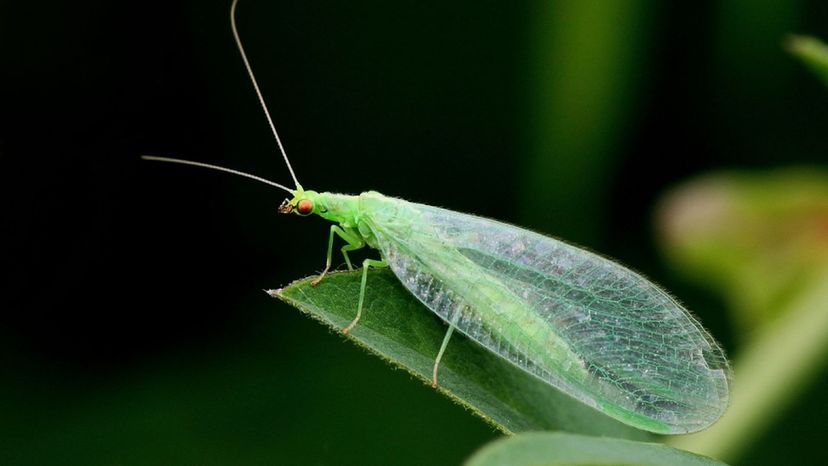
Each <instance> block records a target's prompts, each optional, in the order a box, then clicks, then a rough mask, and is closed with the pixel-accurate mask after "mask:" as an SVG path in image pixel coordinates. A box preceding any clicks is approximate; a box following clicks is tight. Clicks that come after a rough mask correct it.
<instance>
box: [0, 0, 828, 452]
mask: <svg viewBox="0 0 828 466" xmlns="http://www.w3.org/2000/svg"><path fill="white" fill-rule="evenodd" d="M229 4H230V2H229V1H201V2H195V1H188V2H158V1H142V2H132V1H126V2H94V1H93V2H85V3H77V2H16V3H13V2H3V3H2V4H0V56H2V59H3V63H4V66H3V73H2V74H3V79H2V83H3V85H2V86H0V123H2V124H0V162H2V165H1V166H0V167H2V168H0V190H2V196H0V199H2V201H0V202H2V203H3V207H4V208H3V212H4V214H5V215H4V221H3V231H4V233H5V234H4V235H3V236H4V237H5V239H4V240H3V241H2V244H3V256H2V262H3V265H4V267H3V268H4V270H5V271H6V274H7V275H8V276H7V277H6V278H5V279H4V280H3V281H2V284H0V296H1V297H0V299H1V300H2V301H0V305H1V306H2V308H1V309H2V317H3V322H2V325H0V355H2V356H0V358H2V364H1V365H0V374H2V376H1V377H2V379H0V463H2V464H9V465H12V464H20V465H35V464H84V465H91V464H101V465H104V464H106V465H108V464H123V465H133V464H135V465H141V464H203V465H208V464H215V465H224V464H233V465H235V464H365V465H367V464H398V465H402V464H458V463H459V462H460V461H462V459H464V458H466V457H467V456H468V455H469V454H470V453H471V452H472V451H474V450H475V449H476V448H478V447H479V446H481V445H483V444H484V443H486V442H487V441H489V440H491V439H493V438H495V437H497V435H498V434H497V433H496V432H495V431H494V430H493V429H492V428H490V427H488V426H487V425H485V424H484V423H483V422H482V421H480V420H478V419H476V418H473V417H472V416H471V415H470V414H468V413H466V412H464V411H463V410H462V409H461V408H459V407H457V406H455V405H453V404H452V403H451V402H450V401H448V400H447V399H444V398H442V397H441V396H439V395H438V394H437V393H435V392H434V391H432V390H431V389H429V388H427V387H425V386H422V385H421V384H419V383H417V382H414V381H412V380H411V378H410V377H409V376H407V375H406V374H404V373H402V372H400V371H393V370H390V369H389V368H388V367H387V366H385V365H384V364H383V363H381V362H380V361H379V360H377V359H376V358H373V357H371V356H368V355H367V354H365V353H363V352H362V351H360V350H357V349H356V348H355V347H353V346H352V345H350V344H348V343H346V342H345V341H344V340H343V339H342V338H340V337H339V336H337V335H332V334H330V333H328V332H327V331H326V330H324V329H323V328H322V327H321V326H320V325H318V324H316V323H313V322H311V321H309V320H308V319H305V318H303V317H301V316H300V315H299V313H298V312H297V311H296V310H294V309H291V308H289V307H287V306H285V305H284V304H281V303H279V302H276V301H275V300H273V299H272V298H269V297H268V296H267V295H266V294H264V293H263V292H261V290H262V289H266V288H275V287H279V286H281V285H284V284H286V283H288V282H290V281H291V280H293V279H296V278H299V277H303V276H306V275H311V274H313V273H316V272H318V271H319V270H321V269H322V267H323V266H324V259H325V256H324V254H325V246H326V241H327V230H328V226H327V225H325V224H324V222H322V221H321V220H319V219H308V220H305V221H299V220H297V219H296V218H292V217H291V218H282V217H278V216H277V215H276V210H275V209H276V207H277V206H278V204H279V203H280V202H281V200H282V198H283V197H284V195H283V194H282V193H280V192H278V191H274V190H272V189H269V188H267V187H265V186H264V185H257V184H255V183H252V182H249V181H245V180H243V179H239V178H233V177H230V176H223V175H220V174H217V173H209V172H206V171H199V170H195V169H189V168H186V167H174V166H168V165H157V164H150V163H146V162H141V161H139V159H138V155H139V154H145V153H149V154H158V155H168V156H175V157H181V158H189V159H194V160H199V161H203V162H207V163H215V164H220V165H225V166H230V167H233V168H237V169H240V170H245V171H249V172H253V173H256V174H258V175H261V176H265V177H268V178H271V179H274V180H276V181H279V182H283V183H286V184H289V177H288V174H287V170H286V169H285V168H284V167H283V166H282V162H281V160H280V159H279V157H278V155H277V153H276V147H275V143H274V142H273V141H272V138H271V135H270V133H269V129H268V128H267V123H266V121H265V119H264V117H263V115H262V113H261V110H260V108H259V107H258V103H257V101H256V99H255V96H254V93H253V90H252V88H251V86H250V83H249V82H248V80H247V76H246V74H245V71H244V69H243V66H242V63H241V59H240V58H239V56H238V53H237V51H236V50H235V46H234V44H233V42H232V38H231V35H230V27H229V19H228V10H229ZM238 21H239V28H240V33H241V35H242V39H243V41H244V43H245V46H246V48H247V51H248V54H249V57H250V59H251V61H252V64H253V67H254V70H255V71H256V73H257V77H258V79H259V82H260V84H261V85H262V87H263V92H264V95H265V98H266V99H267V101H268V103H269V105H270V108H271V112H272V114H273V117H274V120H275V122H276V125H277V127H278V129H279V131H280V134H281V136H282V138H283V141H284V142H285V145H286V148H287V151H288V154H289V155H290V156H291V157H292V161H293V165H294V168H295V170H296V173H297V176H298V177H299V180H300V181H301V182H302V184H303V185H304V186H305V187H306V188H313V189H321V190H330V191H341V192H354V193H356V192H360V191H363V190H367V189H375V190H378V191H380V192H383V193H385V194H388V195H394V196H399V197H403V198H406V199H410V200H413V201H417V202H423V203H427V204H432V205H439V206H443V207H447V208H451V209H453V210H457V211H461V212H470V213H475V214H479V215H485V216H489V217H493V218H497V219H501V220H504V221H509V222H513V223H516V224H519V225H523V226H526V227H529V228H532V229H536V230H538V231H542V232H545V233H548V234H552V235H554V236H557V237H561V238H565V239H567V240H569V241H571V242H574V243H576V244H579V245H582V246H585V247H587V248H590V249H593V250H596V251H599V252H601V253H603V254H606V255H609V256H611V257H614V258H616V259H618V260H619V261H620V262H622V263H624V264H626V265H628V266H630V267H632V268H634V269H636V270H639V271H641V272H643V273H644V274H646V275H647V276H649V277H651V278H653V279H654V280H655V281H657V282H659V283H660V284H662V285H664V286H665V287H666V288H667V289H669V290H671V292H673V293H674V294H675V295H676V296H678V297H679V298H680V299H681V300H682V301H683V302H684V303H685V304H686V305H687V306H688V307H689V308H690V309H692V310H694V312H695V313H696V314H697V315H698V316H699V317H700V319H701V320H702V322H704V324H705V325H706V326H707V328H709V329H710V330H711V332H712V333H713V334H714V335H715V336H716V338H717V339H718V340H720V341H721V342H722V343H723V344H724V346H725V347H726V348H727V349H728V350H729V352H730V354H732V355H733V356H734V357H736V358H738V356H739V352H740V349H741V348H742V347H743V346H744V345H745V341H748V340H749V339H750V337H751V335H750V330H748V329H749V327H745V326H742V325H740V324H738V323H737V322H739V321H738V318H737V317H735V315H736V314H734V313H733V309H732V308H733V303H732V300H728V297H727V296H725V295H723V294H722V293H720V292H717V290H716V287H715V286H713V287H711V286H709V285H710V284H709V283H708V286H704V284H703V283H701V281H699V280H693V279H692V274H686V273H682V272H681V271H680V270H681V267H680V266H672V267H671V266H670V265H669V263H668V262H667V260H666V258H669V257H671V252H670V251H669V250H667V251H664V250H663V248H662V251H661V252H666V253H665V254H661V252H659V249H658V247H657V242H656V236H657V233H656V232H655V231H654V226H653V225H654V223H653V217H654V212H655V210H656V206H657V205H658V203H659V199H661V198H662V196H663V195H665V193H667V192H668V191H669V190H671V188H673V187H675V186H676V185H678V184H679V183H682V182H685V181H687V180H689V179H692V178H695V177H698V176H700V175H704V174H707V173H711V172H718V171H721V170H724V169H728V170H734V169H736V170H741V171H742V172H745V173H762V172H764V171H766V170H770V169H775V168H778V167H787V166H794V165H796V166H804V167H806V168H803V170H805V171H806V172H810V171H815V170H816V168H815V167H817V166H819V165H820V164H821V165H822V166H823V167H824V164H825V162H826V161H827V160H828V156H826V154H828V131H826V128H828V111H826V110H828V92H826V88H825V86H824V85H823V84H822V83H820V81H819V80H818V79H816V78H815V77H814V76H812V75H811V74H810V73H809V72H808V70H807V69H806V68H805V67H803V66H802V65H801V64H799V63H797V61H796V60H795V59H794V58H792V57H791V56H789V55H787V54H786V53H785V51H784V50H783V47H782V43H783V40H784V38H785V37H786V36H787V34H789V33H792V32H800V33H809V34H814V35H817V36H821V37H828V5H826V4H825V3H824V2H819V1H787V2H768V1H760V0H751V1H748V0H742V1H736V0H734V1H725V2H685V3H682V4H677V3H676V4H674V3H671V4H669V5H668V4H663V3H661V2H654V1H576V0H572V1H536V2H486V1H484V2H480V1H477V2H471V1H455V2H414V1H399V2H392V3H388V2H380V1H365V2H326V1H287V2H286V1H278V2H263V1H257V0H242V1H241V4H240V5H239V10H238ZM807 167H814V168H807ZM819 183H820V181H817V184H819ZM757 186H758V188H757V189H759V190H762V189H763V188H762V186H763V184H762V182H761V181H760V182H758V185H757ZM773 218H776V217H773ZM823 218H825V217H823ZM819 231H822V233H823V236H818V237H817V240H818V241H819V240H824V238H825V237H826V236H828V233H825V231H828V230H819ZM667 244H668V247H669V244H670V243H667ZM820 244H822V245H824V244H825V243H820ZM696 274H697V275H704V270H702V271H701V272H699V271H698V270H697V271H696ZM827 306H828V305H827ZM826 309H828V307H826ZM815 364H816V363H815ZM813 371H815V373H817V374H823V375H824V373H825V371H824V367H822V366H821V365H820V366H815V367H814V368H813ZM820 371H821V372H820ZM736 377H737V378H736V383H738V380H739V379H738V377H739V373H738V370H737V372H736ZM813 380H816V383H814V384H804V385H802V388H801V389H800V390H799V391H795V392H791V394H790V397H791V399H790V400H789V403H788V404H789V408H788V409H785V410H784V411H781V412H779V413H775V417H774V420H773V422H770V423H769V425H768V426H767V428H765V429H762V430H761V431H760V432H759V433H758V434H757V437H756V438H755V439H754V440H753V441H752V443H751V445H750V448H747V449H744V450H743V451H741V452H740V453H739V454H738V455H735V456H734V457H733V458H731V461H732V462H733V463H734V464H763V465H764V464H767V465H772V464H809V463H812V462H815V461H817V459H818V458H822V456H823V445H822V444H821V443H822V442H821V441H822V439H823V438H824V425H825V419H828V402H827V401H826V395H828V384H827V383H828V382H826V378H825V377H813ZM780 410H781V408H780Z"/></svg>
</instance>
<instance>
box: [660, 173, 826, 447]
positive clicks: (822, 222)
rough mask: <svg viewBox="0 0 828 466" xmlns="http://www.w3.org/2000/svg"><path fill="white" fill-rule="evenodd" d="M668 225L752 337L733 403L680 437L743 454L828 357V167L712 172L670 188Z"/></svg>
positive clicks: (667, 239) (680, 260) (739, 363)
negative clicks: (718, 416)
mask: <svg viewBox="0 0 828 466" xmlns="http://www.w3.org/2000/svg"><path fill="white" fill-rule="evenodd" d="M658 229H659V233H660V237H661V243H662V246H663V250H664V252H665V254H666V255H667V256H668V258H669V259H670V260H671V261H672V263H673V265H674V266H676V267H677V268H678V269H679V270H681V271H682V272H685V273H686V274H688V275H689V276H691V277H693V278H695V279H696V280H698V281H700V282H703V283H705V284H707V285H709V286H711V287H713V288H714V289H716V291H718V292H720V293H722V294H723V295H724V296H725V298H726V299H727V301H728V302H729V304H730V306H729V307H730V309H731V310H732V311H733V313H734V316H735V317H736V318H737V319H736V324H737V325H738V326H739V329H740V330H741V331H740V332H739V335H740V336H743V340H744V341H743V342H742V348H741V349H740V352H739V353H738V355H737V357H736V358H735V359H734V364H733V367H734V373H735V374H736V377H737V378H736V381H735V383H734V384H733V391H732V393H731V400H733V401H732V404H731V406H730V408H729V409H728V411H727V412H726V413H725V415H724V416H723V417H722V418H721V419H720V420H719V422H717V423H716V424H715V425H713V426H711V427H710V428H709V429H707V430H705V431H702V432H699V433H697V434H692V435H688V436H683V437H681V438H675V439H670V443H671V445H674V446H678V447H680V448H684V449H688V450H692V451H696V452H699V453H704V454H708V455H711V456H715V457H717V458H722V459H725V460H732V459H735V458H738V456H739V454H740V453H741V452H742V451H744V449H745V448H747V447H748V446H749V445H750V444H751V442H753V441H755V439H756V438H757V437H758V436H759V435H760V434H761V433H762V432H763V431H764V430H765V429H766V428H767V427H768V426H769V425H770V424H771V423H773V422H774V420H775V419H776V418H777V416H779V415H780V414H781V413H783V412H784V410H785V409H786V408H787V406H788V405H790V404H791V403H792V401H793V400H794V399H795V398H796V396H797V395H798V394H799V393H800V391H801V390H802V388H803V387H804V386H805V385H806V384H807V383H809V381H810V380H811V379H813V377H815V375H816V374H817V373H818V370H819V369H820V368H822V367H824V366H825V360H826V357H828V339H826V338H825V335H826V334H828V312H826V311H825V310H826V308H828V173H826V172H825V171H824V170H819V169H815V168H810V169H809V168H787V169H780V170H774V171H770V172H766V173H746V172H730V173H718V174H715V175H709V176H706V177H703V178H700V179H697V180H694V181H691V182H690V183H688V184H686V185H684V186H682V187H679V188H678V189H676V190H674V191H673V192H672V193H670V194H669V195H668V196H667V197H666V198H665V200H664V202H662V204H661V207H660V209H659V216H658Z"/></svg>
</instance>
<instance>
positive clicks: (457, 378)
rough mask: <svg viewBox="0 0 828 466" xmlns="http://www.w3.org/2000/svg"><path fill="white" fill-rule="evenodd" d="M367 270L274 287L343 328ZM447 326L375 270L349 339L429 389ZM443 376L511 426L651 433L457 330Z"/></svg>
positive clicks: (468, 403) (484, 413) (452, 390)
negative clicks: (603, 411) (581, 399)
mask: <svg viewBox="0 0 828 466" xmlns="http://www.w3.org/2000/svg"><path fill="white" fill-rule="evenodd" d="M361 276H362V272H361V271H354V272H341V273H333V274H329V275H328V276H327V277H326V278H325V279H324V280H322V282H321V283H319V285H318V286H316V287H313V286H311V285H310V282H311V280H312V278H314V277H310V278H306V279H303V280H299V281H296V282H294V283H293V284H291V285H289V286H287V287H285V288H283V289H281V290H271V291H269V293H270V294H271V296H274V297H276V298H279V299H281V300H283V301H285V302H286V303H288V304H290V305H292V306H294V307H296V308H297V309H299V310H300V311H302V312H304V313H306V314H308V315H309V316H310V317H312V318H314V319H316V320H318V321H320V322H322V323H324V324H326V325H327V326H328V327H330V328H331V329H332V330H333V331H336V332H339V331H340V330H341V329H342V328H343V327H345V326H346V325H347V324H348V323H349V322H350V321H351V320H352V319H353V317H354V315H355V314H356V308H357V299H358V297H359V287H360V280H361ZM446 329H447V327H446V325H445V324H444V323H443V322H442V321H441V320H440V319H439V318H438V317H437V316H436V315H434V314H433V313H432V312H431V311H430V310H429V309H428V308H426V307H425V306H423V305H422V304H421V303H420V302H419V301H418V300H417V299H416V298H415V297H414V296H412V295H411V294H410V293H409V292H408V291H407V290H406V289H405V288H404V287H403V286H402V285H401V284H400V282H399V280H397V278H396V277H395V276H394V274H393V273H392V272H391V271H389V270H387V269H385V270H371V271H369V274H368V286H367V289H366V292H365V309H364V310H363V315H362V318H361V319H360V321H359V324H358V325H357V326H356V327H354V329H353V330H352V331H351V332H350V333H349V334H348V336H347V337H346V338H348V339H349V340H351V341H353V342H354V343H356V344H357V345H359V346H361V347H363V348H365V349H367V350H368V351H370V352H371V353H374V354H375V355H377V356H379V357H380V358H382V359H384V360H386V361H387V362H389V363H391V364H392V365H394V366H396V367H399V368H402V369H405V370H406V371H408V372H409V373H410V374H412V375H413V376H414V377H416V378H417V379H419V380H420V381H422V382H424V383H426V384H427V385H429V389H430V384H431V371H432V366H433V364H434V358H435V357H436V355H437V351H438V349H439V348H440V344H441V342H442V339H443V336H444V334H445V332H446ZM439 381H440V387H439V390H440V392H442V393H443V394H445V395H446V396H448V397H449V398H451V399H452V400H454V401H455V402H457V403H458V404H460V405H461V406H463V407H465V408H466V409H468V410H470V411H471V412H473V413H474V414H476V415H478V416H480V417H482V418H483V419H484V420H486V421H488V422H489V423H491V424H492V425H493V426H494V427H496V428H498V429H500V430H501V431H503V432H505V433H512V432H523V431H530V430H566V431H571V432H578V433H586V434H594V435H610V436H614V437H625V438H639V439H641V438H648V434H646V433H644V432H642V431H638V430H637V429H634V428H632V427H629V426H626V425H624V424H621V423H620V422H618V421H615V420H613V419H611V418H609V417H608V416H605V415H604V414H601V413H600V412H598V411H596V410H594V409H592V408H590V407H588V406H586V405H584V404H582V403H580V402H579V401H576V400H575V399H574V398H571V397H569V396H568V395H565V394H563V393H562V392H560V391H558V390H556V389H554V388H552V387H551V386H549V385H547V384H546V383H544V382H542V381H540V380H539V379H537V378H535V377H533V376H531V375H529V374H528V373H526V372H524V371H523V370H521V369H519V368H517V367H515V366H513V365H512V364H510V363H508V362H506V361H505V360H503V359H501V358H500V357H498V356H496V355H495V354H493V353H491V352H489V351H488V350H486V349H484V348H483V347H482V346H480V345H478V344H476V343H475V342H473V341H471V340H469V339H467V338H465V337H464V336H462V335H459V334H455V336H454V337H453V338H452V340H451V342H450V343H449V346H448V349H447V350H446V353H445V355H444V357H443V360H442V361H441V363H440V374H439Z"/></svg>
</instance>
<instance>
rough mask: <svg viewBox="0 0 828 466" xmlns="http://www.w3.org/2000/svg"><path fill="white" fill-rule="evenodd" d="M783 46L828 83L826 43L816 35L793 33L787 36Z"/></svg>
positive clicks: (827, 46) (827, 48)
mask: <svg viewBox="0 0 828 466" xmlns="http://www.w3.org/2000/svg"><path fill="white" fill-rule="evenodd" d="M785 46H786V47H785V48H786V49H787V50H788V52H790V53H792V54H793V55H795V56H797V57H799V59H800V60H802V62H803V63H805V65H806V66H808V68H810V69H811V71H813V72H814V73H816V75H817V76H818V77H819V78H820V79H821V80H822V82H823V83H824V84H825V85H828V45H825V43H824V42H822V41H821V40H819V39H817V38H816V37H810V36H796V35H795V36H791V37H789V38H788V40H787V42H786V43H785Z"/></svg>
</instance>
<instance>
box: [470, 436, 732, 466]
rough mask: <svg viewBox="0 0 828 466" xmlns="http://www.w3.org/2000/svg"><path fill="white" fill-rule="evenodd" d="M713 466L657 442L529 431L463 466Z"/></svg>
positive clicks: (498, 443)
mask: <svg viewBox="0 0 828 466" xmlns="http://www.w3.org/2000/svg"><path fill="white" fill-rule="evenodd" d="M619 464H624V465H630V466H632V465H636V466H639V465H640V466H663V465H666V464H669V465H672V466H691V465H693V466H702V465H707V466H716V465H719V466H721V465H723V464H724V463H721V462H719V461H716V460H713V459H710V458H706V457H703V456H698V455H695V454H693V453H688V452H685V451H681V450H676V449H674V448H670V447H667V446H664V445H661V444H657V443H643V442H633V441H629V440H620V439H613V438H597V437H586V436H582V435H572V434H564V433H559V432H531V433H526V434H521V435H516V436H514V437H510V438H506V439H500V440H495V441H494V442H491V443H489V444H488V445H486V446H485V447H483V448H482V449H480V450H478V451H477V453H475V454H474V455H473V456H472V457H471V458H469V460H468V461H467V462H466V466H529V465H531V466H541V465H543V466H568V465H573V466H575V465H577V466H583V465H593V466H598V465H607V466H616V465H619Z"/></svg>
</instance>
